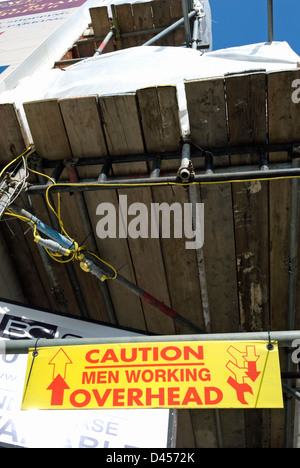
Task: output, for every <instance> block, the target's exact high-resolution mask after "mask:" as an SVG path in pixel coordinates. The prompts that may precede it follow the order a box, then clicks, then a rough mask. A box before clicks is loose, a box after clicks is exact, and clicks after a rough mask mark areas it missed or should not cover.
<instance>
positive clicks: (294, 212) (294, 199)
mask: <svg viewBox="0 0 300 468" xmlns="http://www.w3.org/2000/svg"><path fill="white" fill-rule="evenodd" d="M292 165H293V167H294V168H298V167H300V158H293V161H292ZM299 188H300V184H299V179H297V178H295V179H292V193H291V215H290V252H289V270H288V271H289V288H288V330H294V327H295V312H296V287H297V271H298V265H297V256H298V233H299V206H300V200H299ZM292 370H293V362H292V360H291V356H290V354H288V357H287V372H291V371H292ZM287 385H291V380H290V379H288V380H287ZM285 417H286V434H285V446H286V448H290V446H291V430H292V402H291V400H287V401H286V405H285Z"/></svg>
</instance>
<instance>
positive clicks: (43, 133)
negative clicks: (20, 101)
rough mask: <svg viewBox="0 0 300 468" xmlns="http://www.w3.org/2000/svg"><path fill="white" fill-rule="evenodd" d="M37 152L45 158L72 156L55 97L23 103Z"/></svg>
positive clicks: (66, 157)
mask: <svg viewBox="0 0 300 468" xmlns="http://www.w3.org/2000/svg"><path fill="white" fill-rule="evenodd" d="M24 110H25V113H26V117H27V120H28V124H29V127H30V131H31V134H32V137H33V142H34V144H35V147H36V150H37V153H38V155H39V156H40V157H42V158H46V159H68V158H71V157H72V153H71V150H70V145H69V142H68V137H67V134H66V130H65V126H64V123H63V119H62V115H61V112H60V108H59V104H58V100H57V99H46V100H43V101H34V102H27V103H24Z"/></svg>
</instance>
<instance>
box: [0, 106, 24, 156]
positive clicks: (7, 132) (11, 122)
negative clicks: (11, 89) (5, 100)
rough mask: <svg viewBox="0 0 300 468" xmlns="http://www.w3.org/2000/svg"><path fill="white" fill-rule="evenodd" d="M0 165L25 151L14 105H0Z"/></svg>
mask: <svg viewBox="0 0 300 468" xmlns="http://www.w3.org/2000/svg"><path fill="white" fill-rule="evenodd" d="M0 129H1V130H0V164H7V163H9V162H10V161H11V160H12V159H14V158H15V157H16V156H18V155H19V154H22V153H23V151H24V150H25V144H26V143H25V141H24V136H23V133H22V129H21V125H20V121H19V119H18V116H17V111H16V108H15V106H14V104H0Z"/></svg>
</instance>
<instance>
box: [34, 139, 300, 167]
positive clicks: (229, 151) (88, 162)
mask: <svg viewBox="0 0 300 468" xmlns="http://www.w3.org/2000/svg"><path fill="white" fill-rule="evenodd" d="M186 143H190V144H191V158H192V159H193V158H201V157H203V158H205V156H206V154H207V153H209V154H211V155H213V157H214V158H216V159H218V157H221V156H233V155H243V154H261V153H262V154H264V153H278V152H282V151H286V152H288V153H293V149H294V146H295V145H294V144H293V143H277V144H274V145H260V146H257V145H251V146H235V147H234V146H231V147H228V146H226V147H224V148H206V149H200V148H198V149H195V148H193V143H192V142H190V141H187V142H186ZM158 156H159V157H160V158H161V160H162V161H164V160H173V159H181V157H182V153H181V151H173V152H162V153H140V154H124V155H122V154H121V155H117V156H114V155H110V156H108V157H107V156H102V157H101V156H99V157H96V158H79V159H78V160H76V166H92V165H94V166H96V165H99V164H105V163H106V162H107V160H109V161H110V163H111V164H119V163H122V164H127V163H129V162H141V161H143V162H144V161H154V160H155V159H156V158H157V157H158ZM60 162H61V160H57V159H56V160H55V159H52V160H47V159H43V167H44V168H52V167H55V166H56V165H57V164H58V163H60Z"/></svg>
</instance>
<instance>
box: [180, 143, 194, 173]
mask: <svg viewBox="0 0 300 468" xmlns="http://www.w3.org/2000/svg"><path fill="white" fill-rule="evenodd" d="M190 164H191V145H190V144H189V143H184V144H183V146H182V154H181V165H180V168H179V169H178V176H179V177H180V179H181V180H182V181H183V182H185V181H188V180H189V178H190V176H191V172H190Z"/></svg>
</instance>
